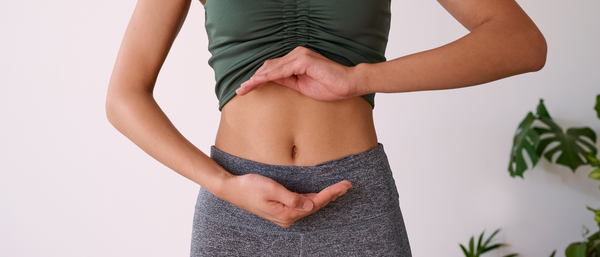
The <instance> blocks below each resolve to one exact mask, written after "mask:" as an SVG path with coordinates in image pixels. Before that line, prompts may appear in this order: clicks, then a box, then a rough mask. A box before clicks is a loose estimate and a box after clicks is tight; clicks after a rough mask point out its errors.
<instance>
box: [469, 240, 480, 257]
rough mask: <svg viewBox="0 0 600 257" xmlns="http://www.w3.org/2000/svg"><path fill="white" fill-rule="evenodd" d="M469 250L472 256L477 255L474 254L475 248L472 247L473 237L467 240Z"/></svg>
mask: <svg viewBox="0 0 600 257" xmlns="http://www.w3.org/2000/svg"><path fill="white" fill-rule="evenodd" d="M469 251H470V252H471V253H472V256H477V257H478V256H479V255H478V254H475V248H473V237H471V240H469Z"/></svg>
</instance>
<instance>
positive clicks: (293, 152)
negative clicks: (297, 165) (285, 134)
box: [292, 145, 298, 159]
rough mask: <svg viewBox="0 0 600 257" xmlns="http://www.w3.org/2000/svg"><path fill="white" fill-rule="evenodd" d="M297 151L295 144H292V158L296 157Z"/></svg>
mask: <svg viewBox="0 0 600 257" xmlns="http://www.w3.org/2000/svg"><path fill="white" fill-rule="evenodd" d="M297 151H298V149H297V148H296V146H295V145H294V146H292V159H295V158H296V154H297Z"/></svg>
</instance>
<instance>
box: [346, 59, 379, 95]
mask: <svg viewBox="0 0 600 257" xmlns="http://www.w3.org/2000/svg"><path fill="white" fill-rule="evenodd" d="M373 68H374V66H373V64H370V63H359V64H358V65H356V66H354V67H352V72H353V73H354V81H355V82H354V85H355V86H354V92H353V96H362V95H367V94H371V93H376V92H377V90H375V89H374V88H373V87H374V86H373Z"/></svg>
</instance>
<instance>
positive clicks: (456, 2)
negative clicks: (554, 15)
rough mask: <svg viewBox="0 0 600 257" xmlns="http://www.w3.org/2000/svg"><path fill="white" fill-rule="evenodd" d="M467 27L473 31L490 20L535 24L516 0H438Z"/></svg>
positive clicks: (525, 24) (527, 24) (526, 24)
mask: <svg viewBox="0 0 600 257" xmlns="http://www.w3.org/2000/svg"><path fill="white" fill-rule="evenodd" d="M438 2H439V3H440V4H441V5H442V6H443V7H444V8H445V9H446V10H447V11H448V12H449V13H450V14H451V15H452V16H453V17H454V18H455V19H456V20H457V21H458V22H460V23H461V24H462V25H463V26H464V27H465V28H467V29H468V30H469V31H473V30H474V29H475V28H477V27H479V26H480V25H482V24H484V23H485V22H488V21H490V20H496V21H501V22H508V23H514V24H520V25H521V26H534V27H535V24H533V21H531V19H529V16H527V14H526V13H525V12H524V11H523V10H522V9H521V7H520V6H519V5H518V4H517V3H516V2H515V1H514V0H438Z"/></svg>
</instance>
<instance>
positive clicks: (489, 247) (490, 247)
mask: <svg viewBox="0 0 600 257" xmlns="http://www.w3.org/2000/svg"><path fill="white" fill-rule="evenodd" d="M500 246H502V244H495V245H490V246H488V247H486V248H483V250H482V251H481V253H486V252H489V251H491V250H494V249H497V248H499V247H500Z"/></svg>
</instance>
